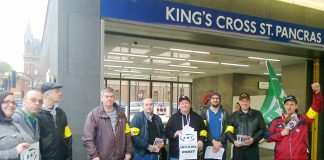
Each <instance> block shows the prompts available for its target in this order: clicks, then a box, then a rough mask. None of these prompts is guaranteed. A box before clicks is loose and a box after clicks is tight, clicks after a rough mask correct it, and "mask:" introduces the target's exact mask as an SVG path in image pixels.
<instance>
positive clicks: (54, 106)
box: [37, 82, 72, 160]
mask: <svg viewBox="0 0 324 160" xmlns="http://www.w3.org/2000/svg"><path fill="white" fill-rule="evenodd" d="M62 87H63V86H62V85H60V84H58V83H52V82H46V83H44V84H43V85H42V86H41V92H42V94H43V105H42V109H41V111H40V112H39V113H38V115H37V118H38V121H39V128H40V152H41V157H42V159H44V160H72V132H71V130H70V128H69V126H68V122H67V118H66V114H65V112H64V111H63V110H62V109H61V108H60V107H59V105H58V103H59V102H60V100H61V97H62V91H61V88H62Z"/></svg>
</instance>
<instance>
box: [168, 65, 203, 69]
mask: <svg viewBox="0 0 324 160" xmlns="http://www.w3.org/2000/svg"><path fill="white" fill-rule="evenodd" d="M169 66H171V67H180V68H198V67H195V66H183V65H173V64H170V65H169Z"/></svg>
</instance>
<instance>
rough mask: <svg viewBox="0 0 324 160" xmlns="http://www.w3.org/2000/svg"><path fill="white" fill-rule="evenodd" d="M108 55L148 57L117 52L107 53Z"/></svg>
mask: <svg viewBox="0 0 324 160" xmlns="http://www.w3.org/2000/svg"><path fill="white" fill-rule="evenodd" d="M108 54H110V55H118V56H129V57H145V58H146V57H148V56H146V55H139V54H130V53H118V52H108Z"/></svg>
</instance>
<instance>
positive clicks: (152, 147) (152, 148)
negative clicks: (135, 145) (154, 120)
mask: <svg viewBox="0 0 324 160" xmlns="http://www.w3.org/2000/svg"><path fill="white" fill-rule="evenodd" d="M147 150H149V151H150V152H156V147H154V146H152V145H149V147H148V148H147Z"/></svg>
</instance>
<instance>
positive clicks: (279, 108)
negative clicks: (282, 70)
mask: <svg viewBox="0 0 324 160" xmlns="http://www.w3.org/2000/svg"><path fill="white" fill-rule="evenodd" d="M266 66H267V70H268V73H269V88H268V90H267V93H266V98H265V100H264V102H263V105H262V107H261V109H260V112H261V113H262V115H263V118H264V121H265V123H266V124H267V125H268V124H269V123H270V122H271V121H272V120H273V119H275V118H277V117H278V116H281V115H282V113H284V112H285V107H284V103H283V100H284V98H285V97H286V95H285V91H284V90H283V89H282V86H281V84H280V82H279V79H278V77H277V75H276V72H275V71H274V69H273V68H272V66H271V64H270V63H269V62H268V61H266Z"/></svg>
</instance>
